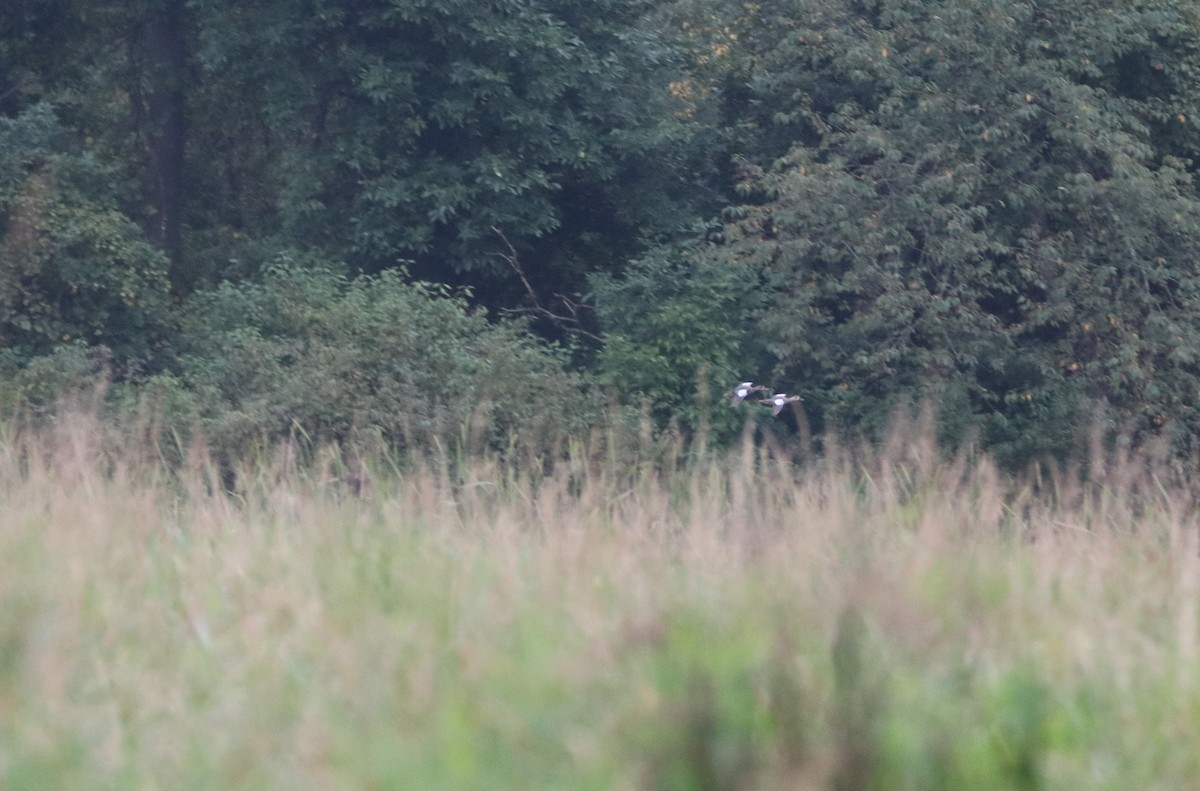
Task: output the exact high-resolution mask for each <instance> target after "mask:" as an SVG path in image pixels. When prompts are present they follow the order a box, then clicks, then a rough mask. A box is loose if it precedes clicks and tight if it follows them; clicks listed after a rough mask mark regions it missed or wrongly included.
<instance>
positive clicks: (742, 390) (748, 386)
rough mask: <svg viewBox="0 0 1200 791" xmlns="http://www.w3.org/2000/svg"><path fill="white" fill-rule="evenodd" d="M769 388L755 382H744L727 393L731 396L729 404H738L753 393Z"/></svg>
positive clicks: (763, 391) (762, 391)
mask: <svg viewBox="0 0 1200 791" xmlns="http://www.w3.org/2000/svg"><path fill="white" fill-rule="evenodd" d="M766 392H768V391H767V388H765V387H763V386H762V385H756V384H754V382H742V383H741V384H740V385H738V386H737V387H735V388H733V389H732V390H730V391H729V392H728V393H726V394H725V395H727V396H729V405H730V406H737V405H738V404H740V403H742V401H743V400H745V399H746V398H747V397H748V396H749V395H750V394H752V393H766Z"/></svg>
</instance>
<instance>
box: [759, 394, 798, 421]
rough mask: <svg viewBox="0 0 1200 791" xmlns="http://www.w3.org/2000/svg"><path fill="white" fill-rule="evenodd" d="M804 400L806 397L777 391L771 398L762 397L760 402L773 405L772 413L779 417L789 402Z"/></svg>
mask: <svg viewBox="0 0 1200 791" xmlns="http://www.w3.org/2000/svg"><path fill="white" fill-rule="evenodd" d="M803 400H804V399H803V398H802V397H801V396H798V395H788V394H787V393H776V394H775V395H773V396H771V397H770V398H760V399H759V401H758V403H760V404H764V405H766V406H769V407H771V414H772V415H774V416H776V417H779V413H780V412H782V411H783V408H784V407H785V406H787V405H788V404H794V403H795V402H797V401H803Z"/></svg>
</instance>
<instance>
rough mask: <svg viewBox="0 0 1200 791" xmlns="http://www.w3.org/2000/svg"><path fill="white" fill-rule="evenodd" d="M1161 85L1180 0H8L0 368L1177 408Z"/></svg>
mask: <svg viewBox="0 0 1200 791" xmlns="http://www.w3.org/2000/svg"><path fill="white" fill-rule="evenodd" d="M1198 101H1200V10H1198V7H1197V6H1196V4H1195V3H1194V2H1190V1H1189V0H1145V1H1133V2H1119V1H1117V0H1110V1H1107V2H1106V1H1104V0H1096V1H1093V0H1039V2H1009V1H1008V0H1005V1H1004V2H1000V1H999V0H954V1H952V2H951V1H941V2H939V1H936V0H934V1H931V0H920V1H918V0H878V2H852V1H851V0H793V1H792V2H784V1H782V0H762V1H761V2H731V0H683V1H682V2H662V1H660V0H593V1H592V2H587V3H580V2H575V0H354V2H350V0H302V1H298V0H263V1H262V2H256V3H252V4H248V3H242V2H231V1H230V0H129V1H128V2H103V3H99V2H86V1H85V0H8V2H5V3H4V4H3V6H2V8H0V409H2V410H4V412H5V413H6V414H8V415H17V416H21V417H24V418H29V419H34V420H36V419H38V418H39V416H48V415H49V414H50V412H51V411H52V410H53V407H54V405H55V403H56V402H57V400H58V399H59V398H61V397H62V396H63V395H64V394H65V395H68V396H69V395H70V394H71V393H86V392H90V391H91V390H92V389H93V388H94V386H95V382H96V381H98V380H103V381H107V382H110V383H111V384H110V386H108V388H107V390H106V391H105V395H104V400H105V409H106V410H107V412H108V413H109V414H110V415H113V416H114V417H115V418H120V417H121V416H122V415H129V414H132V413H134V412H138V413H139V414H141V413H144V411H145V410H146V409H151V410H152V411H153V413H154V415H155V420H156V421H158V422H159V423H160V424H161V425H163V426H164V427H166V428H169V429H170V430H172V431H176V432H179V433H180V434H187V433H190V432H195V431H197V430H198V431H201V432H203V434H204V436H206V437H207V439H208V442H210V443H211V445H212V446H213V447H214V448H215V449H216V450H218V451H220V452H222V453H226V454H236V453H239V452H242V451H244V450H245V449H246V448H247V447H249V446H250V445H252V444H254V443H261V442H272V441H275V440H279V439H281V438H286V437H288V436H295V435H296V434H297V433H299V434H302V435H303V436H304V437H306V438H311V439H314V440H320V441H322V442H335V443H339V442H351V441H363V440H370V441H372V442H377V443H381V444H382V445H384V446H386V447H389V448H412V447H420V446H421V445H422V444H424V443H430V442H441V441H443V440H445V439H446V438H447V437H449V438H453V437H455V436H459V435H460V434H461V433H462V432H464V431H471V432H474V433H475V434H477V435H478V436H479V437H480V438H481V440H482V441H484V442H488V443H491V444H493V445H496V446H503V445H504V443H506V442H509V443H511V442H512V441H513V438H514V437H520V438H521V441H522V442H534V441H540V440H539V438H549V437H555V436H563V435H566V434H571V433H575V432H586V431H587V430H589V429H592V428H596V427H598V426H601V425H602V424H603V423H604V422H605V421H611V420H612V419H613V415H614V413H615V414H617V415H618V419H627V420H633V421H636V420H637V417H636V413H637V410H639V409H640V410H641V420H642V424H643V429H645V428H647V427H649V429H650V430H655V431H674V432H678V433H679V434H680V435H682V436H684V437H687V436H693V435H695V434H696V433H697V432H701V433H702V434H703V436H705V437H706V438H709V437H711V438H713V441H715V442H724V441H727V440H728V439H730V438H732V437H734V436H736V435H737V433H738V432H739V431H740V430H741V429H742V426H743V421H744V420H745V419H746V415H747V412H746V411H744V410H742V411H732V410H730V409H729V408H728V405H727V403H725V402H724V400H723V399H722V398H721V393H722V392H723V391H725V390H726V389H728V388H729V387H730V386H731V385H732V384H733V383H735V382H737V381H741V380H742V379H745V378H753V379H755V380H756V381H763V382H766V383H768V384H771V385H773V386H776V387H778V388H780V389H786V390H788V391H789V392H796V393H799V394H801V395H803V396H804V399H805V401H804V402H803V406H804V409H803V412H801V413H797V414H795V415H792V414H790V413H789V414H788V415H787V416H786V417H785V419H783V420H780V421H772V420H771V419H770V416H769V413H768V412H766V411H765V410H763V412H762V413H760V412H757V411H755V412H751V413H750V414H753V415H755V417H754V418H753V419H755V420H759V421H761V422H762V424H763V425H764V430H768V431H774V432H776V433H777V434H779V435H780V436H781V437H783V438H785V439H786V437H787V436H788V435H790V434H792V433H794V432H800V433H801V434H802V435H803V434H808V433H811V435H813V436H818V437H820V436H822V435H823V434H824V433H826V432H828V431H836V432H838V433H841V434H843V435H849V436H854V435H864V436H878V435H879V433H880V432H881V431H882V429H883V427H884V426H885V425H886V424H887V422H888V420H889V418H890V416H891V415H892V414H893V413H894V412H895V410H896V409H897V408H900V407H903V406H905V405H910V404H917V403H921V402H932V403H935V404H936V405H937V406H938V410H939V432H940V435H941V438H942V440H943V441H945V442H948V443H954V442H959V441H962V440H963V439H964V438H968V437H978V438H979V439H980V440H982V442H983V443H984V444H986V446H987V447H988V448H989V449H991V451H992V452H993V453H994V454H995V455H996V456H997V458H999V459H1000V460H1001V461H1002V462H1003V463H1005V464H1007V465H1011V466H1020V465H1023V464H1024V463H1026V462H1028V461H1031V460H1037V459H1042V458H1046V457H1057V458H1071V457H1072V456H1073V455H1075V454H1078V453H1080V452H1081V449H1082V448H1083V447H1084V446H1085V445H1086V443H1087V438H1088V437H1089V435H1090V434H1091V432H1093V430H1094V429H1095V428H1096V427H1097V425H1098V424H1097V421H1099V426H1100V427H1101V428H1103V429H1106V430H1113V431H1122V432H1127V433H1128V435H1129V436H1131V437H1132V438H1134V440H1135V441H1139V442H1140V441H1145V440H1149V439H1152V438H1160V439H1161V440H1163V441H1166V442H1169V443H1171V444H1173V446H1174V447H1176V448H1177V449H1179V450H1181V451H1186V450H1188V449H1189V448H1190V437H1191V436H1192V435H1193V434H1194V433H1195V430H1196V428H1197V427H1198V424H1200V410H1198V408H1197V407H1198V403H1200V299H1198V297H1200V293H1198V289H1200V279H1198V277H1197V275H1198V270H1200V193H1198V191H1197V184H1196V180H1195V173H1196V168H1197V152H1198V151H1200V127H1198V126H1197V123H1196V121H1197V118H1198V117H1200V107H1198V106H1197V105H1198ZM614 404H615V405H616V409H615V410H614ZM622 409H624V410H625V412H622V411H621V410H622ZM621 414H625V415H626V417H625V418H621V417H620V415H621ZM629 415H633V417H629Z"/></svg>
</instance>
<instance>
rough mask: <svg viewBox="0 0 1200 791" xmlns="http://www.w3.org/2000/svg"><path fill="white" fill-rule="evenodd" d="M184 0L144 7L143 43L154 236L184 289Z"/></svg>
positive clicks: (176, 287)
mask: <svg viewBox="0 0 1200 791" xmlns="http://www.w3.org/2000/svg"><path fill="white" fill-rule="evenodd" d="M185 25H186V19H185V10H184V0H159V2H157V3H154V4H153V6H152V7H151V8H150V10H149V11H147V14H146V18H145V35H146V38H145V46H146V57H147V68H148V77H149V79H148V83H149V86H148V87H149V95H148V98H147V111H148V118H147V120H148V122H149V123H148V126H149V132H150V157H151V162H150V168H151V174H152V176H153V178H154V199H155V206H154V208H155V215H154V224H153V228H152V234H153V237H154V240H155V241H156V242H157V243H158V244H159V245H160V246H161V247H162V249H163V250H164V251H165V252H166V254H167V257H168V258H169V259H170V263H171V269H170V279H171V289H172V291H174V292H176V293H177V294H178V293H180V292H183V291H186V284H187V280H188V278H186V277H185V274H184V269H183V204H184V157H185V151H186V146H187V116H186V107H185V99H186V91H185V85H186V82H187V44H186V33H185Z"/></svg>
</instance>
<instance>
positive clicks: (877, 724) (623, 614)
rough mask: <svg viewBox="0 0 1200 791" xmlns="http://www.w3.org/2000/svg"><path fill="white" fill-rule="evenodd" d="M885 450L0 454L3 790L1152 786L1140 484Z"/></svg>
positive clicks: (1189, 769) (81, 434)
mask: <svg viewBox="0 0 1200 791" xmlns="http://www.w3.org/2000/svg"><path fill="white" fill-rule="evenodd" d="M928 436H929V433H928V432H926V431H924V430H923V429H920V428H917V429H910V430H904V429H901V430H898V431H897V432H896V434H895V435H894V437H893V439H892V441H890V442H889V443H888V444H887V445H885V446H884V447H882V448H880V449H877V450H875V451H861V452H855V453H850V452H847V451H841V450H838V449H837V448H834V447H829V448H827V449H826V453H825V454H824V455H823V456H822V458H821V459H820V460H801V463H796V462H794V461H792V460H786V459H784V458H783V457H782V455H781V454H780V453H778V452H770V451H769V450H764V449H763V447H762V446H761V445H760V446H755V445H754V444H752V443H748V444H746V445H745V446H744V447H743V448H742V449H740V450H739V451H737V452H735V453H733V454H731V455H729V456H727V457H721V458H714V459H709V460H703V461H697V462H693V463H689V464H682V463H680V464H675V465H655V466H653V467H650V466H647V467H644V468H636V469H632V470H631V469H628V468H625V467H622V466H621V465H618V464H615V463H612V462H611V459H607V458H606V456H605V454H604V453H603V452H600V451H596V452H593V453H589V452H584V451H585V450H591V449H580V448H576V449H575V451H574V452H573V453H570V454H569V455H568V457H567V460H566V461H564V462H562V463H559V464H557V465H555V466H554V467H553V469H552V470H551V471H549V472H547V471H546V469H545V468H541V467H538V468H535V467H533V466H531V465H529V466H523V467H515V466H510V465H506V464H505V463H503V462H502V461H500V460H498V459H496V458H491V457H486V456H480V457H478V458H470V459H459V460H458V463H456V464H451V463H442V462H440V461H437V460H435V461H433V462H430V463H426V464H421V463H408V464H404V465H388V464H384V463H378V464H375V465H373V468H372V469H371V471H370V483H369V485H366V486H361V487H360V486H358V485H357V484H355V487H354V488H357V489H359V491H358V493H357V494H358V496H355V493H354V492H353V491H351V487H349V486H347V485H346V483H345V481H344V480H343V478H342V467H341V466H339V465H340V462H339V461H338V460H337V459H336V458H334V457H332V456H331V457H329V458H328V459H327V460H326V463H325V464H323V465H322V464H317V465H310V466H300V465H297V464H295V463H294V462H293V461H292V460H290V459H289V457H288V456H287V455H286V454H281V455H280V456H279V457H277V458H270V459H262V460H259V461H258V462H256V463H254V464H251V465H247V466H246V467H244V468H243V469H241V470H239V471H238V473H239V474H238V476H237V481H238V486H237V488H236V489H235V490H233V491H230V490H228V489H227V488H226V487H225V486H223V485H222V482H223V481H224V480H225V479H227V478H228V475H227V474H225V475H223V474H221V473H220V471H218V470H217V469H215V468H214V467H213V465H211V464H210V463H209V462H208V460H207V459H206V458H205V456H204V454H203V453H201V452H193V453H192V454H191V455H190V457H189V459H190V461H189V463H188V464H185V465H184V467H183V468H182V469H180V470H178V471H168V470H166V469H165V468H164V467H163V466H162V465H160V464H157V463H156V462H155V453H154V452H153V450H152V449H148V448H146V447H144V446H142V445H141V444H139V443H140V441H132V440H131V441H122V440H120V439H116V438H113V437H106V436H105V434H104V431H103V427H101V426H99V425H97V424H95V423H92V422H89V421H87V420H86V419H83V418H70V417H69V416H64V418H63V419H62V420H60V421H59V423H58V425H57V426H56V427H54V428H53V429H50V430H45V431H40V432H32V433H21V432H17V431H15V430H11V429H9V430H7V431H6V432H5V433H4V434H3V435H2V436H0V509H2V510H0V558H2V561H0V562H2V564H3V565H2V572H3V573H0V787H3V788H5V789H12V790H14V791H15V790H18V789H48V788H62V789H65V788H87V789H109V788H112V789H118V788H120V789H124V788H129V789H142V788H162V789H199V788H214V789H216V788H219V789H239V788H280V789H306V788H313V789H362V788H404V789H410V788H411V789H439V788H445V789H470V788H480V789H505V788H513V789H531V788H563V789H588V788H595V789H643V788H645V789H806V788H814V789H816V788H829V789H858V788H874V789H905V788H909V789H938V788H941V789H967V788H969V789H989V788H1022V789H1039V788H1046V789H1050V788H1072V789H1091V788H1111V789H1130V788H1138V789H1153V788H1162V789H1179V788H1187V787H1194V785H1195V783H1196V778H1198V777H1200V753H1198V752H1197V751H1196V750H1195V749H1194V745H1196V744H1200V691H1198V689H1197V687H1198V683H1197V682H1198V679H1200V675H1198V673H1200V662H1198V657H1197V616H1198V610H1197V604H1198V592H1200V575H1198V548H1197V536H1198V533H1197V514H1196V507H1195V502H1194V500H1193V499H1192V497H1191V494H1190V492H1189V490H1188V489H1187V487H1186V481H1184V480H1181V479H1179V478H1177V477H1175V476H1173V475H1172V474H1171V473H1170V472H1169V469H1168V468H1167V467H1166V466H1165V465H1161V464H1150V463H1144V461H1143V460H1141V459H1137V458H1131V457H1124V458H1120V459H1116V460H1113V459H1111V458H1106V457H1105V456H1104V455H1103V454H1100V453H1098V454H1097V456H1096V458H1095V459H1093V460H1092V463H1091V465H1090V471H1089V473H1088V474H1087V475H1083V474H1081V473H1078V472H1062V471H1057V472H1054V471H1051V472H1045V473H1042V474H1035V475H1031V476H1029V477H1027V478H1022V479H1013V478H1008V477H1005V476H1004V475H1002V474H1000V473H999V472H997V470H996V469H995V468H994V467H993V466H992V465H991V464H990V463H989V462H988V460H987V459H986V458H983V457H963V458H959V459H945V458H943V457H941V456H939V454H938V453H937V452H936V451H935V449H934V446H933V444H932V443H931V442H930V440H929V439H928Z"/></svg>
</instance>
